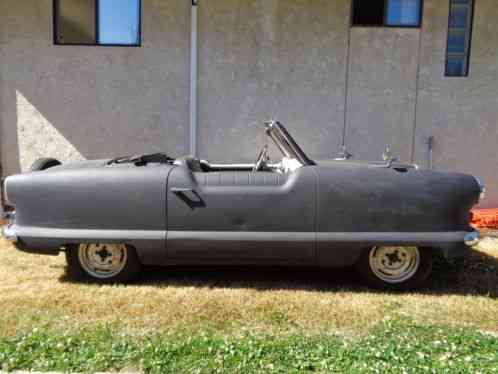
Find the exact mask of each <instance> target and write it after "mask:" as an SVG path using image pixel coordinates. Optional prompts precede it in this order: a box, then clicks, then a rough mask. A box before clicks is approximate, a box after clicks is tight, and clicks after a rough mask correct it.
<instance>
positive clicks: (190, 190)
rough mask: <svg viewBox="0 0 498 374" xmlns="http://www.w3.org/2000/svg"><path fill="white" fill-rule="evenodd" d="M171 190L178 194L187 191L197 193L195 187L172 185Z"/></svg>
mask: <svg viewBox="0 0 498 374" xmlns="http://www.w3.org/2000/svg"><path fill="white" fill-rule="evenodd" d="M170 191H171V192H173V193H176V194H180V193H186V192H193V193H195V190H194V189H193V188H189V187H171V189H170Z"/></svg>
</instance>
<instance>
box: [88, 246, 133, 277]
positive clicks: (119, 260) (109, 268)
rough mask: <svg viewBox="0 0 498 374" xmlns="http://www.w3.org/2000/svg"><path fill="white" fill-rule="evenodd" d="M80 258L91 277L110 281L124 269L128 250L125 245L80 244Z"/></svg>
mask: <svg viewBox="0 0 498 374" xmlns="http://www.w3.org/2000/svg"><path fill="white" fill-rule="evenodd" d="M78 258H79V261H80V264H81V266H82V267H83V269H84V270H85V271H86V272H87V273H88V274H89V275H91V276H92V277H95V278H98V279H108V278H112V277H114V276H116V275H118V274H119V273H120V272H121V271H122V270H123V269H124V267H125V265H126V260H127V258H128V250H127V248H126V245H124V244H80V245H79V247H78Z"/></svg>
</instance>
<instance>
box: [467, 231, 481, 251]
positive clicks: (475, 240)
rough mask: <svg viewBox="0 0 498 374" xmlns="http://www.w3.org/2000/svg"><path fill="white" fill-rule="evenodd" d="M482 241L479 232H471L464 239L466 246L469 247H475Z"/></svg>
mask: <svg viewBox="0 0 498 374" xmlns="http://www.w3.org/2000/svg"><path fill="white" fill-rule="evenodd" d="M480 241H481V236H480V234H479V231H471V232H469V233H468V234H467V235H465V237H464V238H463V242H464V243H465V245H467V246H469V247H473V246H475V245H477V244H479V242H480Z"/></svg>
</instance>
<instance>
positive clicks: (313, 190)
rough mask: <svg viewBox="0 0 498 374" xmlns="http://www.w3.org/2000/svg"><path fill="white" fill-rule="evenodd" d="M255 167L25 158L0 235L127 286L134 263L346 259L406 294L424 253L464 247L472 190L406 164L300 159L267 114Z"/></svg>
mask: <svg viewBox="0 0 498 374" xmlns="http://www.w3.org/2000/svg"><path fill="white" fill-rule="evenodd" d="M265 130H266V133H267V135H268V137H269V138H271V139H272V141H273V142H274V143H275V144H276V146H277V148H278V150H279V151H280V152H281V156H280V157H279V160H274V161H270V158H269V157H268V147H267V146H264V147H263V149H262V150H261V152H260V153H259V155H258V156H257V160H256V161H255V163H254V164H213V163H209V162H207V161H204V160H200V159H197V158H194V157H189V156H187V157H182V158H176V159H173V158H170V157H168V156H167V155H166V154H162V153H159V154H152V155H141V156H131V157H121V158H116V159H112V160H97V161H83V162H75V163H67V164H64V165H62V164H60V162H58V161H57V160H55V159H41V160H39V161H37V162H36V163H35V164H34V165H33V167H32V170H31V172H28V173H23V174H19V175H14V176H10V177H8V178H7V179H6V180H5V183H4V194H5V199H6V207H7V213H6V214H5V216H6V218H7V219H8V224H7V225H6V226H5V227H4V228H3V234H4V236H5V237H6V238H7V239H9V240H11V241H12V242H14V243H15V245H16V246H17V248H19V249H21V250H23V251H28V252H32V253H36V254H46V255H57V254H59V253H60V252H65V255H66V258H67V263H68V270H69V272H70V274H72V276H74V277H77V278H84V279H90V280H96V281H98V282H103V283H109V282H127V281H131V280H132V279H134V278H135V277H136V276H137V275H138V274H139V272H140V270H141V268H142V265H184V264H196V265H201V264H225V265H235V264H237V265H239V264H245V265H292V266H296V265H298V266H319V267H327V268H334V267H343V266H352V265H354V266H355V267H356V268H357V269H358V270H359V273H360V274H361V276H362V277H363V278H364V279H365V280H366V281H367V282H368V284H370V285H371V286H373V287H378V288H387V289H394V290H399V289H410V288H414V287H417V286H420V285H421V284H422V282H424V281H425V280H426V279H427V278H428V277H429V275H430V273H431V271H432V259H433V255H434V254H435V253H437V252H439V253H441V254H442V255H443V256H444V257H445V258H447V259H454V258H458V257H462V256H464V255H465V254H466V253H467V252H468V250H469V246H471V245H474V244H476V242H477V241H478V240H479V236H478V233H477V232H476V231H474V230H473V229H472V228H471V226H470V225H469V217H470V210H471V208H472V207H473V206H474V205H475V204H477V203H478V202H479V199H480V195H481V194H482V193H483V192H484V186H483V185H482V184H481V183H480V181H479V179H478V178H475V177H473V176H470V175H464V174H456V173H443V172H436V171H431V170H419V169H418V168H417V167H416V166H415V165H409V164H402V163H397V162H396V161H394V160H392V159H388V160H387V161H386V162H385V163H384V162H365V163H362V162H352V161H349V160H327V161H313V160H311V159H309V158H308V157H307V156H306V154H305V153H304V152H303V151H302V149H301V148H300V147H299V146H298V144H297V143H296V141H295V140H294V139H293V138H292V137H291V135H290V134H289V132H288V131H287V130H286V129H285V127H284V126H283V125H282V124H281V123H279V122H275V121H273V122H270V123H267V124H266V129H265Z"/></svg>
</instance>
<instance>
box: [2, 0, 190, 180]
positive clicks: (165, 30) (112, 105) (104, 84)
mask: <svg viewBox="0 0 498 374" xmlns="http://www.w3.org/2000/svg"><path fill="white" fill-rule="evenodd" d="M3 3H4V4H3V5H4V6H5V10H6V11H7V8H8V11H7V13H8V16H5V17H1V18H2V22H0V34H2V38H1V39H2V40H0V45H1V50H2V52H1V54H2V56H1V60H2V63H1V65H0V79H2V81H1V83H2V87H1V90H2V91H1V92H2V103H1V109H2V111H1V112H0V117H1V121H2V123H1V125H2V163H3V164H4V175H6V174H7V175H8V174H13V173H17V172H19V171H20V169H21V168H20V164H22V166H23V168H24V169H26V164H29V162H32V161H33V160H35V159H37V158H39V157H47V156H51V157H58V158H60V159H61V160H62V161H65V159H74V158H75V154H76V155H77V157H78V158H90V159H95V158H107V157H116V156H121V155H128V154H136V153H147V152H157V151H165V152H168V153H170V154H172V155H183V154H185V153H187V143H188V61H189V59H188V56H189V9H190V5H189V4H188V2H185V1H183V0H175V1H167V2H164V1H158V0H147V1H146V2H144V3H145V5H144V14H143V28H144V30H143V31H144V35H147V40H146V42H145V41H144V43H143V45H142V47H140V48H124V47H98V46H84V47H82V46H55V45H53V42H52V21H53V19H52V6H51V1H48V0H43V1H38V2H34V1H25V2H17V3H16V4H15V5H12V6H8V5H7V4H5V3H6V2H3ZM3 8H4V7H3V6H0V14H2V12H1V11H2V10H3ZM19 98H22V100H21V103H20V102H19ZM15 113H17V114H15ZM42 125H43V126H42ZM54 134H55V135H54ZM18 140H21V141H20V142H18ZM18 143H21V144H18ZM68 144H69V145H70V146H71V148H72V150H68V149H67V148H68V147H67V145H68ZM20 145H21V146H22V149H20V148H19V146H20ZM74 150H76V151H77V152H75V151H74ZM19 154H20V156H19Z"/></svg>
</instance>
